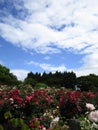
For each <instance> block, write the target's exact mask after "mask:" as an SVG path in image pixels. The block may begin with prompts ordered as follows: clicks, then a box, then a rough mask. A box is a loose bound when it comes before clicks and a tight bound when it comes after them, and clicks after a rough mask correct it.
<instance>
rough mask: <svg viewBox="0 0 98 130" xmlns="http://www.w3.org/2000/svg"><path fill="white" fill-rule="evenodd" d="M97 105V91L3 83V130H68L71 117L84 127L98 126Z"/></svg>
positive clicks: (87, 129)
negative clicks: (17, 85)
mask: <svg viewBox="0 0 98 130" xmlns="http://www.w3.org/2000/svg"><path fill="white" fill-rule="evenodd" d="M97 108H98V93H97V92H90V91H89V92H84V91H72V90H68V89H65V88H60V89H59V88H58V89H57V88H54V87H53V88H50V87H46V88H44V89H43V88H39V89H32V87H31V86H28V87H25V86H20V87H18V88H17V87H13V88H12V87H8V86H7V87H5V86H1V88H0V130H9V129H13V130H69V129H71V128H70V120H72V119H73V120H78V121H79V124H80V129H81V130H97V129H98V125H97V122H98V111H97Z"/></svg>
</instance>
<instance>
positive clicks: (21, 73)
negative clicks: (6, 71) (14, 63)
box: [10, 69, 29, 81]
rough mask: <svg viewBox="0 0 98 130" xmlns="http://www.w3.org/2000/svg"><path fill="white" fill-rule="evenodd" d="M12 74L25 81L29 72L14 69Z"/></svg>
mask: <svg viewBox="0 0 98 130" xmlns="http://www.w3.org/2000/svg"><path fill="white" fill-rule="evenodd" d="M10 72H11V73H13V74H14V75H16V76H17V78H18V80H22V81H23V80H24V79H25V78H26V77H27V74H28V73H29V71H28V70H21V69H13V70H10Z"/></svg>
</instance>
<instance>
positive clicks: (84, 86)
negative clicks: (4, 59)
mask: <svg viewBox="0 0 98 130" xmlns="http://www.w3.org/2000/svg"><path fill="white" fill-rule="evenodd" d="M38 83H43V84H46V85H47V86H49V87H57V88H60V87H65V88H67V89H75V85H77V87H78V88H80V89H81V90H83V91H97V90H98V75H95V74H89V75H87V76H80V77H77V76H76V74H75V73H74V72H73V71H72V72H58V71H56V72H55V73H52V72H49V73H46V72H43V73H38V72H36V73H33V72H29V73H28V74H27V77H26V78H25V79H24V81H19V80H18V79H17V77H16V76H15V75H13V74H12V73H10V70H9V69H8V68H7V67H5V66H2V65H0V85H20V84H23V85H31V86H32V87H34V86H36V85H37V84H38Z"/></svg>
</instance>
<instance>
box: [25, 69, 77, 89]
mask: <svg viewBox="0 0 98 130" xmlns="http://www.w3.org/2000/svg"><path fill="white" fill-rule="evenodd" d="M34 81H36V82H37V83H44V84H47V85H48V86H57V87H62V86H63V87H65V88H74V85H75V83H76V75H75V73H74V72H62V73H61V72H58V71H56V72H55V73H51V72H50V73H45V72H44V73H43V74H42V75H41V74H38V73H35V74H34V73H33V72H30V73H29V74H28V76H27V78H26V79H25V80H24V82H25V83H27V82H28V83H29V84H32V83H34Z"/></svg>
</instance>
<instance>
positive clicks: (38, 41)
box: [0, 0, 98, 73]
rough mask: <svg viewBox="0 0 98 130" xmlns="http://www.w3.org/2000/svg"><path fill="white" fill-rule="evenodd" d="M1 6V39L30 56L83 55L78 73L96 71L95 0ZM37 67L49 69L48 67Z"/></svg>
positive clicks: (97, 2)
mask: <svg viewBox="0 0 98 130" xmlns="http://www.w3.org/2000/svg"><path fill="white" fill-rule="evenodd" d="M0 2H1V3H2V8H1V10H0V36H1V37H3V38H4V39H6V40H7V41H10V42H11V43H12V44H14V45H16V46H19V47H21V48H23V49H27V50H30V52H32V50H35V51H36V52H37V53H43V54H47V53H60V52H61V50H62V49H63V50H64V49H67V50H68V51H71V52H72V53H77V54H78V53H79V54H85V57H84V58H83V62H84V64H83V66H82V67H80V68H79V69H81V70H82V69H85V68H87V67H89V66H90V69H89V71H90V72H92V71H93V70H94V72H95V71H96V68H97V67H98V60H97V58H96V56H97V55H98V0H93V1H92V0H86V1H85V0H82V1H81V0H58V1H57V0H33V1H32V0H28V1H24V0H20V2H17V1H16V0H15V2H14V1H13V2H10V1H9V0H8V2H7V3H9V5H11V4H12V5H14V8H11V9H9V5H6V6H5V4H4V2H5V0H3V1H0ZM12 5H11V6H12ZM22 7H23V8H22ZM15 13H16V14H15ZM94 66H96V67H95V69H93V68H94ZM40 67H42V68H46V69H48V68H49V67H51V65H48V66H47V65H45V64H43V65H40ZM55 68H56V67H55ZM58 68H59V67H58ZM62 68H63V69H65V68H66V67H64V66H62ZM51 69H54V67H51ZM63 69H62V70H63ZM85 71H86V69H85ZM97 73H98V72H97Z"/></svg>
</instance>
